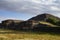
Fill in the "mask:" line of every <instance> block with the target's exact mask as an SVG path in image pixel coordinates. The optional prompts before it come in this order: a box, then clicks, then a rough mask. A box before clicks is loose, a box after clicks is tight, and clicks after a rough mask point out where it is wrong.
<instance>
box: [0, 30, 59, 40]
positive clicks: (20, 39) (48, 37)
mask: <svg viewBox="0 0 60 40" xmlns="http://www.w3.org/2000/svg"><path fill="white" fill-rule="evenodd" d="M1 31H3V32H6V31H7V33H3V32H2V33H0V40H60V35H54V34H53V35H52V34H48V33H47V34H36V33H31V32H18V31H12V30H11V31H9V30H0V32H1ZM9 32H10V33H9ZM12 32H13V33H12Z"/></svg>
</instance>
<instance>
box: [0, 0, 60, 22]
mask: <svg viewBox="0 0 60 40" xmlns="http://www.w3.org/2000/svg"><path fill="white" fill-rule="evenodd" d="M42 13H50V14H53V15H55V16H58V17H60V0H0V21H1V20H5V19H21V20H27V19H29V18H31V17H33V16H35V15H38V14H42Z"/></svg>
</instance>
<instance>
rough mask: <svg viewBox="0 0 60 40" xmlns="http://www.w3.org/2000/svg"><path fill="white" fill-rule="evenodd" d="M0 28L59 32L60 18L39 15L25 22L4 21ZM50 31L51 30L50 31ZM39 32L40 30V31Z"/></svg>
mask: <svg viewBox="0 0 60 40" xmlns="http://www.w3.org/2000/svg"><path fill="white" fill-rule="evenodd" d="M1 25H2V26H1V28H5V29H12V30H28V31H30V30H31V31H34V30H36V29H39V30H40V29H42V30H44V31H45V30H49V31H53V30H54V32H55V31H57V32H59V30H60V18H58V17H56V16H53V15H51V14H40V15H37V16H35V17H32V18H31V19H29V20H27V21H22V20H4V21H2V23H1ZM51 29H52V30H51ZM40 31H41V30H40ZM49 31H48V32H49Z"/></svg>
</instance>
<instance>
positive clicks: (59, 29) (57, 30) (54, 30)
mask: <svg viewBox="0 0 60 40" xmlns="http://www.w3.org/2000/svg"><path fill="white" fill-rule="evenodd" d="M0 28H2V29H4V30H14V31H18V32H20V31H21V32H27V33H36V34H45V33H48V34H52V35H53V34H56V35H60V27H37V28H33V29H22V28H20V29H19V28H14V29H12V28H4V27H0ZM5 33H6V32H5ZM11 33H14V32H11Z"/></svg>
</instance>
